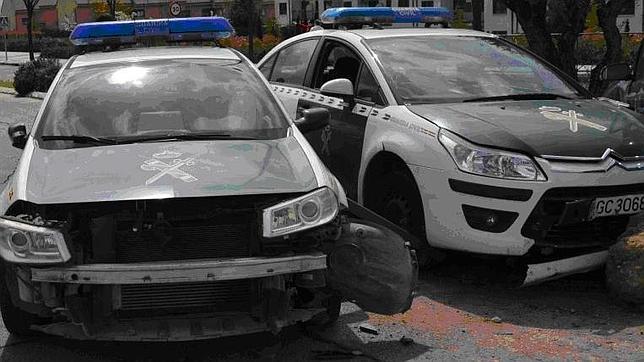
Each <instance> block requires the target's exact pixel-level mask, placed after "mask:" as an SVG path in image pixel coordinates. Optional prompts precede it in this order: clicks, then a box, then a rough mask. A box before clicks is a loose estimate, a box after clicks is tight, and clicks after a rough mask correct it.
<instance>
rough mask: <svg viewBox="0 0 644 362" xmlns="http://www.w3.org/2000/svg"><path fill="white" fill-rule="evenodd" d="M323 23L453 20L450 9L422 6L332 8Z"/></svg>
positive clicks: (433, 22) (323, 14) (323, 16)
mask: <svg viewBox="0 0 644 362" xmlns="http://www.w3.org/2000/svg"><path fill="white" fill-rule="evenodd" d="M320 20H321V21H322V23H323V24H400V23H427V24H442V23H447V22H448V21H450V20H452V13H451V11H449V9H446V8H440V7H422V8H387V7H376V8H330V9H326V10H325V11H324V12H323V13H322V15H321V16H320Z"/></svg>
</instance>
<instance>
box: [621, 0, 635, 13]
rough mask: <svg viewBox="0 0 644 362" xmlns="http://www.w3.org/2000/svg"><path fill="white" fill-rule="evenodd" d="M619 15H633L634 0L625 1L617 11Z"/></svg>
mask: <svg viewBox="0 0 644 362" xmlns="http://www.w3.org/2000/svg"><path fill="white" fill-rule="evenodd" d="M619 15H635V0H630V1H627V2H626V3H625V4H624V7H623V8H622V9H621V10H620V11H619Z"/></svg>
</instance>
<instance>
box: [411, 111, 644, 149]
mask: <svg viewBox="0 0 644 362" xmlns="http://www.w3.org/2000/svg"><path fill="white" fill-rule="evenodd" d="M408 107H409V109H410V110H411V111H412V112H414V113H416V114H418V115H420V116H422V117H424V118H426V119H427V120H429V121H431V122H433V123H435V124H436V125H438V126H439V127H442V128H445V129H447V130H450V131H452V132H454V133H457V134H459V135H461V136H462V137H464V138H467V139H468V140H470V141H471V142H474V143H477V144H480V145H485V146H491V147H497V148H504V149H509V150H516V151H520V152H523V153H527V154H530V155H532V156H559V157H562V156H563V157H566V156H567V157H592V158H597V157H602V156H603V155H604V153H605V152H606V150H607V149H612V150H613V151H614V154H615V153H616V154H618V155H619V156H621V157H626V158H627V157H635V156H642V155H644V122H643V121H642V118H641V116H640V115H638V114H636V113H635V112H632V111H630V110H628V109H625V108H621V107H619V106H617V105H613V104H611V103H609V102H604V101H598V100H590V99H589V100H539V101H535V100H531V101H507V102H505V101H503V102H481V103H458V104H428V105H411V106H408Z"/></svg>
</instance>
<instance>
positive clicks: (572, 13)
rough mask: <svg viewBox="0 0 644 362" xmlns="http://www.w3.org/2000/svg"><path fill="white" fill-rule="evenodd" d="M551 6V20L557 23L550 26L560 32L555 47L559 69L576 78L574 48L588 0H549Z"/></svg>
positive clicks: (583, 25)
mask: <svg viewBox="0 0 644 362" xmlns="http://www.w3.org/2000/svg"><path fill="white" fill-rule="evenodd" d="M550 1H551V3H552V4H553V6H552V7H551V8H550V9H549V13H550V14H552V13H553V12H554V13H555V14H552V15H553V16H552V18H553V19H552V20H553V21H555V22H557V23H559V26H557V25H556V24H553V26H551V27H550V28H551V29H553V28H558V29H557V31H558V32H560V33H561V37H560V38H559V41H558V44H557V48H558V50H559V59H560V61H561V65H560V66H561V70H563V71H564V72H565V73H566V74H568V75H570V76H572V77H573V78H575V79H577V67H576V66H577V59H576V57H575V49H576V48H577V40H578V39H579V34H580V33H581V32H583V31H584V27H585V26H586V16H587V15H588V11H590V0H567V1H562V0H550Z"/></svg>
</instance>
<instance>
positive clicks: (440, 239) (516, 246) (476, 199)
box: [410, 159, 644, 256]
mask: <svg viewBox="0 0 644 362" xmlns="http://www.w3.org/2000/svg"><path fill="white" fill-rule="evenodd" d="M538 162H539V164H540V166H541V167H542V169H543V170H544V171H545V172H546V174H547V175H548V181H545V182H528V181H512V180H503V179H494V178H489V177H481V176H476V175H469V174H465V173H463V172H460V171H458V170H457V169H455V168H454V169H448V170H441V169H433V168H427V167H420V166H410V167H411V170H412V172H413V173H414V175H415V178H416V180H417V182H418V186H419V189H420V192H421V197H422V201H423V206H424V212H425V226H426V232H427V239H428V242H429V244H430V245H432V246H434V247H438V248H444V249H452V250H460V251H466V252H472V253H480V254H492V255H506V256H523V255H526V254H528V253H529V252H530V251H531V250H533V247H534V246H535V239H534V238H531V237H528V236H526V235H530V234H529V233H526V232H525V230H523V228H524V226H525V225H526V224H528V220H529V218H530V216H531V215H532V213H533V211H534V210H535V209H536V208H537V206H538V204H539V202H540V200H542V198H543V197H544V195H546V193H547V192H548V191H549V190H553V189H563V190H566V189H569V188H576V189H580V188H581V189H586V188H588V189H591V188H596V187H605V188H611V187H615V188H620V187H623V186H624V185H641V186H642V188H641V190H642V192H643V193H644V183H643V177H644V171H641V170H640V171H637V170H633V171H627V170H625V169H623V168H621V167H613V168H611V169H609V170H608V171H605V172H575V170H574V169H569V170H567V169H566V165H562V164H557V165H556V167H557V169H556V170H554V171H553V169H552V164H551V163H550V162H548V161H545V160H542V159H539V160H538ZM450 179H452V180H461V181H466V182H469V183H473V184H478V185H485V186H492V187H501V188H512V189H524V190H528V191H530V192H531V196H529V197H528V198H527V200H510V199H502V198H494V197H484V196H477V195H472V194H467V193H462V192H456V191H454V190H453V189H452V187H451V186H450V184H449V180H450ZM630 193H634V192H631V191H629V194H630ZM638 193H639V192H638ZM463 205H469V206H473V207H476V208H484V209H492V210H502V211H507V212H510V213H513V214H515V215H516V219H514V221H513V222H512V223H511V225H510V226H509V227H508V228H507V229H506V230H504V231H502V232H487V231H482V230H477V229H475V228H473V227H472V226H470V225H468V223H467V222H466V218H465V213H464V210H463ZM530 222H531V223H532V222H533V220H530ZM571 235H573V237H574V234H571ZM582 245H583V243H582ZM569 246H572V244H571V245H569ZM578 246H580V245H575V247H578ZM588 252H591V251H588Z"/></svg>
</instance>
